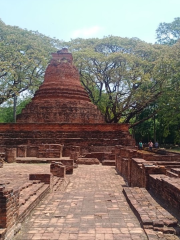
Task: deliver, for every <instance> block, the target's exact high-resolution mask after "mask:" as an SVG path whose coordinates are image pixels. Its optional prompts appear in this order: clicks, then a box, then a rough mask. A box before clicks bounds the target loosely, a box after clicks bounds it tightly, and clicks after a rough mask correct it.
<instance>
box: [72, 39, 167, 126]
mask: <svg viewBox="0 0 180 240" xmlns="http://www.w3.org/2000/svg"><path fill="white" fill-rule="evenodd" d="M68 44H69V47H70V50H71V51H72V52H73V56H74V60H75V63H76V65H77V67H78V68H79V71H80V76H81V81H82V84H83V85H84V86H85V88H86V90H87V91H88V93H89V95H90V97H91V99H92V101H93V102H94V103H95V104H97V105H98V104H99V102H101V98H102V95H103V94H104V93H105V94H106V98H104V100H105V107H104V112H103V113H104V115H105V119H106V121H107V122H109V123H111V122H114V123H117V122H119V121H120V122H125V123H130V122H131V120H132V119H134V118H135V116H136V115H137V114H139V113H141V112H142V111H143V109H145V108H146V107H147V106H148V105H150V104H152V102H154V101H155V100H156V99H157V98H158V97H159V96H160V95H161V94H162V92H163V88H164V87H165V85H166V79H167V77H168V61H167V59H166V58H165V56H164V55H165V53H166V48H167V47H166V46H162V45H152V44H147V43H145V42H143V41H140V40H139V39H137V38H133V39H128V38H120V37H113V36H109V37H105V38H103V39H86V40H84V39H75V40H72V41H71V42H69V43H68ZM93 87H94V88H95V89H96V90H97V89H98V96H97V91H96V94H94V91H92V89H93ZM155 113H156V110H155V111H153V112H152V113H151V114H150V115H149V116H146V119H148V118H150V117H152V116H153V115H154V114H155ZM144 120H145V119H142V120H141V121H144ZM134 124H136V123H134Z"/></svg>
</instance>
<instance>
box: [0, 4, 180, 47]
mask: <svg viewBox="0 0 180 240" xmlns="http://www.w3.org/2000/svg"><path fill="white" fill-rule="evenodd" d="M176 17H180V0H0V18H1V20H2V21H3V22H4V23H5V24H7V25H11V26H18V27H20V28H23V29H25V28H26V29H27V30H33V31H38V32H40V33H42V34H44V35H46V36H49V37H52V38H53V37H55V38H57V39H59V40H65V41H70V40H71V39H74V38H79V37H80V38H103V37H105V36H109V35H113V36H119V37H128V38H132V37H137V38H139V39H141V40H143V41H146V42H149V43H155V41H156V29H157V28H158V26H159V24H160V23H161V22H166V23H170V22H172V21H173V20H174V18H176Z"/></svg>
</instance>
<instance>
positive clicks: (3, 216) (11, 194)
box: [0, 185, 19, 229]
mask: <svg viewBox="0 0 180 240" xmlns="http://www.w3.org/2000/svg"><path fill="white" fill-rule="evenodd" d="M0 206H1V208H0V228H7V229H10V228H11V227H12V226H13V225H15V224H16V222H17V220H18V210H19V190H15V189H8V188H5V186H3V185H1V186H0Z"/></svg>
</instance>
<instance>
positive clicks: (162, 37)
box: [156, 17, 180, 45]
mask: <svg viewBox="0 0 180 240" xmlns="http://www.w3.org/2000/svg"><path fill="white" fill-rule="evenodd" d="M179 38H180V18H179V17H178V18H175V19H174V21H173V22H172V23H165V22H163V23H160V24H159V27H158V28H157V30H156V39H157V43H159V44H167V45H173V44H175V43H176V42H177V40H178V39H179Z"/></svg>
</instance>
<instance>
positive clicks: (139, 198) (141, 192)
mask: <svg viewBox="0 0 180 240" xmlns="http://www.w3.org/2000/svg"><path fill="white" fill-rule="evenodd" d="M123 193H124V195H125V197H126V199H127V201H128V202H129V204H130V206H131V208H132V210H133V211H134V213H135V214H136V216H137V217H138V219H139V220H140V222H141V224H142V226H143V228H144V229H152V230H153V231H158V232H162V233H163V234H172V235H176V234H177V231H178V225H177V223H178V221H177V219H176V218H174V217H173V216H172V215H171V214H170V213H169V212H167V211H166V210H165V209H164V208H162V207H161V206H160V205H159V204H158V203H157V202H156V201H155V200H154V199H153V198H152V197H151V195H150V194H149V193H148V192H147V190H146V189H144V188H137V187H135V188H124V189H123ZM147 232H148V231H147ZM155 235H156V234H155ZM150 239H151V238H150ZM152 239H153V238H152ZM157 239H158V238H157ZM164 239H165V238H164ZM177 239H178V238H177Z"/></svg>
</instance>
